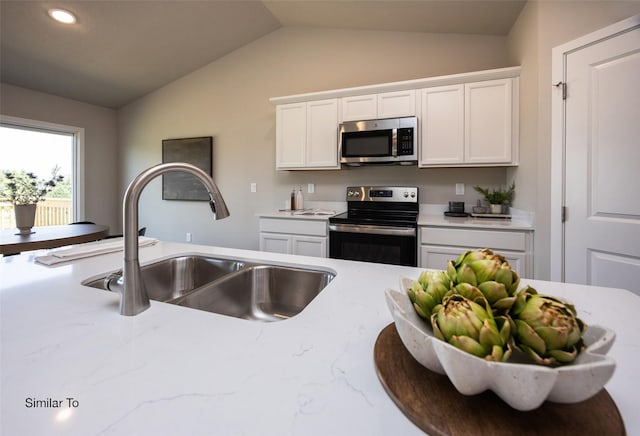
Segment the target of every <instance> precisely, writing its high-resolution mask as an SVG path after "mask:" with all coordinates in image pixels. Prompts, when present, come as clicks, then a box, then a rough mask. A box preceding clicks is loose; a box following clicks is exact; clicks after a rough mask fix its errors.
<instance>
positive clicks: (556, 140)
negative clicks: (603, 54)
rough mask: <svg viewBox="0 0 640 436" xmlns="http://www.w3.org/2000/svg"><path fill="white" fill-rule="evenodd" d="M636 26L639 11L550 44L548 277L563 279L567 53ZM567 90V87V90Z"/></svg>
mask: <svg viewBox="0 0 640 436" xmlns="http://www.w3.org/2000/svg"><path fill="white" fill-rule="evenodd" d="M639 26H640V15H634V16H633V17H630V18H627V19H625V20H622V21H619V22H617V23H615V24H612V25H610V26H607V27H604V28H602V29H600V30H596V31H595V32H592V33H589V34H587V35H584V36H582V37H580V38H577V39H574V40H573V41H569V42H567V43H565V44H562V45H559V46H557V47H554V48H553V49H552V52H551V84H552V90H551V92H552V95H551V187H552V188H553V187H554V186H561V187H562V189H560V190H554V189H551V192H550V214H551V217H550V218H551V221H550V232H549V233H550V235H549V238H550V240H549V243H550V244H549V248H550V253H549V262H550V270H549V271H550V279H551V280H552V281H559V282H564V269H565V265H564V254H565V244H564V237H565V235H564V222H563V221H562V211H563V209H562V208H563V206H564V204H565V190H566V186H565V133H566V132H565V103H564V102H565V101H564V100H563V99H562V86H556V85H557V84H563V83H565V81H566V60H567V55H568V54H570V53H572V52H574V51H577V50H580V49H582V48H584V47H586V46H588V45H592V44H595V43H597V42H599V41H602V40H605V39H609V38H613V37H615V36H617V35H619V34H621V33H625V32H628V31H630V30H632V29H634V28H636V27H639ZM567 92H568V93H569V94H570V93H571V88H569V89H568V91H567Z"/></svg>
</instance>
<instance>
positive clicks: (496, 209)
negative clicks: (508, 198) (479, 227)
mask: <svg viewBox="0 0 640 436" xmlns="http://www.w3.org/2000/svg"><path fill="white" fill-rule="evenodd" d="M491 213H495V214H498V213H502V205H501V204H492V205H491Z"/></svg>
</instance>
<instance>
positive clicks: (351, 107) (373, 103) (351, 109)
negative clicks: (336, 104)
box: [341, 94, 378, 121]
mask: <svg viewBox="0 0 640 436" xmlns="http://www.w3.org/2000/svg"><path fill="white" fill-rule="evenodd" d="M341 105H342V121H359V120H373V119H375V118H378V94H368V95H354V96H351V97H343V98H342V99H341Z"/></svg>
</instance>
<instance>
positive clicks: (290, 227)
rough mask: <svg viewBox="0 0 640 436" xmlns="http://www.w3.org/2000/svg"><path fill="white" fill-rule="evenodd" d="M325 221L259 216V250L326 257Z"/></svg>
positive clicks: (326, 237) (326, 236)
mask: <svg viewBox="0 0 640 436" xmlns="http://www.w3.org/2000/svg"><path fill="white" fill-rule="evenodd" d="M328 238H329V237H328V233H327V222H326V221H314V220H301V219H286V218H284V219H282V218H260V250H261V251H270V252H273V253H283V254H299V255H301V256H313V257H327V246H328Z"/></svg>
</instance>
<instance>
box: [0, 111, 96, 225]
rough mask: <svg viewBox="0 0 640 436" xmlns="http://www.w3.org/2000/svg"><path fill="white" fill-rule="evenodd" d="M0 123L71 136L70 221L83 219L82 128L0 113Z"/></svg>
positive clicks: (23, 128)
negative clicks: (71, 186)
mask: <svg viewBox="0 0 640 436" xmlns="http://www.w3.org/2000/svg"><path fill="white" fill-rule="evenodd" d="M0 125H2V126H5V127H9V128H14V129H22V130H33V131H37V132H44V133H59V134H65V135H71V136H72V138H73V144H72V147H73V149H72V152H71V153H72V154H71V156H72V160H73V170H72V172H73V175H72V177H73V190H72V192H73V198H72V199H71V215H72V219H71V221H72V222H74V221H82V220H84V216H85V215H84V213H85V210H84V203H85V202H84V198H85V197H84V128H83V127H77V126H70V125H66V124H57V123H50V122H47V121H38V120H32V119H28V118H20V117H12V116H6V115H0Z"/></svg>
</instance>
